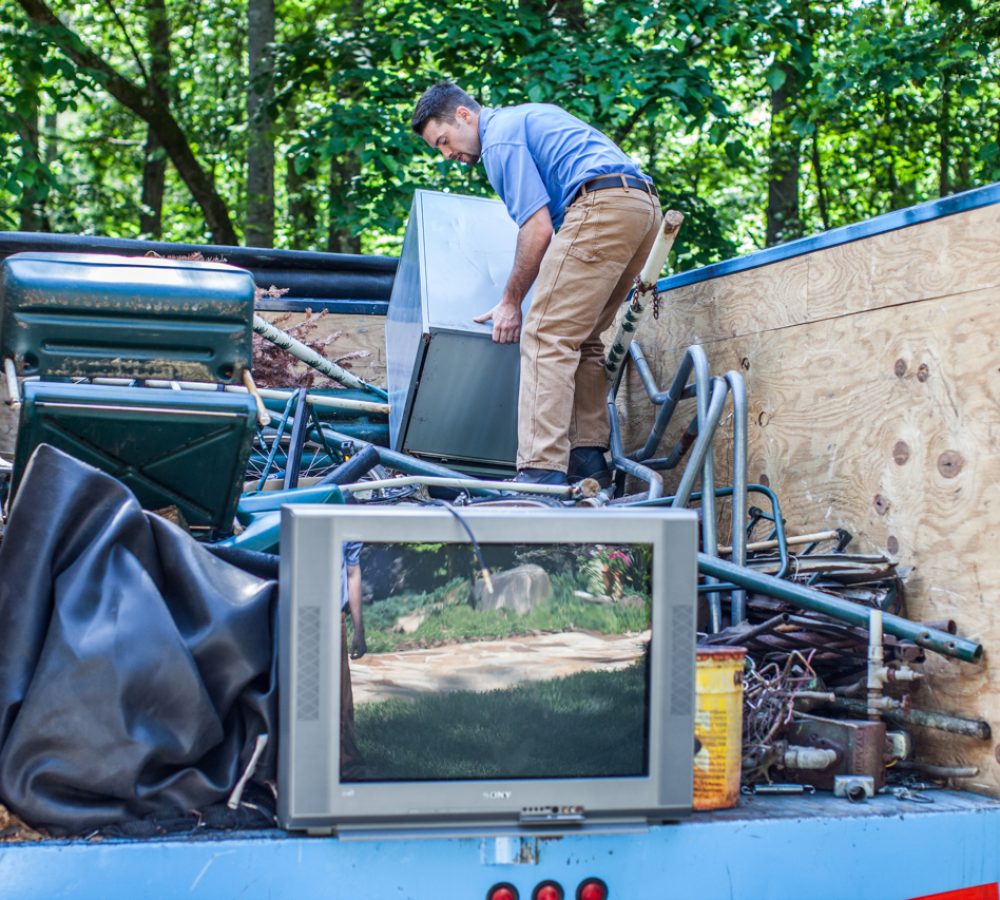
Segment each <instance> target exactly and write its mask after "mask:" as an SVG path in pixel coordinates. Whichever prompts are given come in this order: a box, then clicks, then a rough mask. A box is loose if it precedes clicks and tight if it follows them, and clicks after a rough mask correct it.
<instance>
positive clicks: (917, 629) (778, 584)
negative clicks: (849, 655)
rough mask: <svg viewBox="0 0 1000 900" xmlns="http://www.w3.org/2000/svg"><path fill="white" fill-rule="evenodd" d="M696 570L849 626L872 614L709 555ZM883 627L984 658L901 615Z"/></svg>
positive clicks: (973, 647)
mask: <svg viewBox="0 0 1000 900" xmlns="http://www.w3.org/2000/svg"><path fill="white" fill-rule="evenodd" d="M698 571H699V572H701V573H702V574H703V575H707V576H711V577H713V578H719V579H722V580H724V581H731V582H733V583H734V584H738V585H740V586H741V587H744V588H746V589H747V590H749V591H754V592H755V593H758V594H767V595H768V596H770V597H776V598H777V599H779V600H784V601H786V602H787V603H791V604H792V605H793V606H797V607H799V608H801V609H811V610H813V611H814V612H821V613H823V614H824V615H828V616H830V617H831V618H834V619H839V620H840V621H842V622H848V623H850V624H852V625H861V626H863V627H867V626H868V620H869V616H870V614H871V612H872V610H871V609H869V608H868V607H867V606H861V605H859V604H857V603H852V602H851V601H850V600H843V599H841V598H840V597H834V596H832V595H830V594H824V593H823V592H822V591H817V590H816V589H815V588H810V587H805V586H804V585H800V584H794V583H793V582H790V581H782V580H781V579H780V578H775V577H774V576H772V575H764V574H763V573H761V572H755V571H754V570H753V569H750V568H747V567H746V566H737V565H734V564H733V563H731V562H728V561H726V560H724V559H719V558H718V557H713V556H710V555H709V554H707V553H699V554H698ZM882 622H883V628H884V629H885V631H886V632H888V633H889V634H892V635H895V636H896V637H898V638H903V639H904V640H908V641H913V643H915V644H919V645H920V646H921V647H925V648H926V649H928V650H933V651H934V652H935V653H940V654H942V655H944V656H952V657H955V658H956V659H961V660H964V661H965V662H979V661H980V660H981V659H982V656H983V645H982V644H979V643H976V642H975V641H971V640H968V639H967V638H961V637H958V636H957V635H951V634H947V633H946V632H943V631H938V630H937V629H935V628H928V627H926V626H925V625H921V624H920V623H917V622H911V621H910V620H909V619H904V618H902V617H901V616H894V615H891V614H889V613H883V614H882Z"/></svg>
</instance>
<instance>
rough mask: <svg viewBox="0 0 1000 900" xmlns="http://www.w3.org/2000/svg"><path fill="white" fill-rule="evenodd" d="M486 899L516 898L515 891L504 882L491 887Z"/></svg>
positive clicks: (502, 899)
mask: <svg viewBox="0 0 1000 900" xmlns="http://www.w3.org/2000/svg"><path fill="white" fill-rule="evenodd" d="M487 900H517V891H515V890H514V889H513V888H511V887H508V886H507V885H505V884H501V885H497V887H495V888H491V890H490V892H489V894H487Z"/></svg>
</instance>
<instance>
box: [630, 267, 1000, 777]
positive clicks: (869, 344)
mask: <svg viewBox="0 0 1000 900" xmlns="http://www.w3.org/2000/svg"><path fill="white" fill-rule="evenodd" d="M665 337H666V336H665V335H664V334H663V333H662V332H655V333H650V334H645V335H643V336H641V337H640V338H639V340H640V341H642V342H643V343H644V345H645V346H644V349H645V350H646V354H647V357H648V358H649V359H650V361H651V362H652V363H653V365H654V369H655V370H657V372H658V379H659V380H660V382H661V383H662V384H666V383H667V382H668V380H669V377H670V373H672V372H673V371H674V370H675V368H676V365H677V364H678V362H679V360H680V357H681V352H680V351H678V350H676V349H674V348H671V347H669V346H665V344H667V343H668V342H667V340H666V339H665ZM704 347H705V350H706V352H707V354H708V356H709V359H710V362H711V369H712V372H713V373H714V374H720V373H722V372H724V371H726V370H727V369H738V370H741V371H743V372H744V374H745V376H746V378H747V385H748V390H749V395H750V425H749V428H750V434H749V439H750V463H749V466H750V469H749V475H750V478H751V480H754V481H761V480H766V481H769V482H770V484H771V486H772V487H774V488H775V490H776V491H777V492H778V495H779V497H780V499H781V501H782V504H783V510H784V514H785V517H786V519H787V520H788V523H789V527H790V529H791V530H792V531H796V532H800V533H803V532H809V531H815V530H820V529H824V528H835V527H843V528H846V529H847V530H848V531H850V532H851V533H852V534H853V535H855V541H854V544H853V545H852V547H853V548H857V549H859V550H870V549H881V550H884V551H887V552H889V553H890V554H891V555H893V556H895V557H896V558H898V559H899V561H900V563H901V564H902V565H906V566H913V567H914V572H913V574H912V576H911V577H910V579H909V580H908V585H907V586H908V603H909V609H910V615H911V617H914V618H917V619H921V620H933V619H944V618H951V619H954V620H955V621H956V622H957V623H958V625H959V629H960V632H961V633H963V634H966V635H968V636H970V637H973V638H976V639H978V640H981V641H982V642H983V643H984V644H985V647H986V662H985V664H984V665H983V666H981V667H977V666H972V665H968V664H964V663H954V662H950V661H944V660H937V659H935V660H933V661H932V662H931V663H930V664H929V666H928V669H929V670H930V671H931V672H932V673H933V677H932V678H931V679H930V681H929V686H928V687H927V688H925V689H924V697H923V698H922V703H923V705H925V706H926V707H928V708H932V709H940V710H944V711H950V712H958V713H964V714H967V715H976V716H981V717H983V718H985V719H987V720H988V721H990V722H991V724H992V725H993V728H994V730H995V732H996V733H997V734H998V735H1000V666H998V665H996V663H995V662H994V659H995V658H996V657H997V655H998V653H1000V645H998V643H997V641H998V638H1000V602H998V596H997V595H998V593H1000V553H998V552H997V550H996V547H997V543H998V541H1000V288H995V287H994V288H988V289H984V290H980V291H975V292H971V293H963V294H958V295H953V296H949V297H944V298H937V299H933V300H923V301H918V302H914V303H908V304H906V305H903V306H897V307H887V308H883V309H875V310H869V311H865V312H860V313H854V314H850V315H843V316H840V317H837V318H832V319H827V320H823V321H819V322H812V323H807V324H803V325H799V326H796V327H791V328H781V329H776V330H770V331H764V332H759V333H756V334H751V335H746V336H743V337H738V338H735V339H732V340H728V341H716V342H712V343H708V344H705V345H704ZM620 397H621V399H622V404H621V405H622V407H623V408H625V409H627V411H628V413H629V419H628V427H627V428H626V433H627V434H628V436H629V442H630V443H629V446H636V445H637V444H638V443H640V442H641V440H642V439H643V438H644V436H645V433H646V430H647V429H648V427H649V424H650V422H651V416H652V409H651V407H650V406H649V404H648V402H646V401H645V395H644V392H643V391H642V388H641V386H640V385H639V384H638V382H637V381H636V380H634V379H630V380H629V382H628V384H627V385H626V386H625V387H624V390H623V392H622V395H620ZM670 434H671V432H668V439H669V437H670ZM727 443H728V442H727V440H723V441H722V442H721V444H722V446H723V447H724V446H726V444H727ZM716 460H717V465H718V468H719V470H720V476H721V479H723V480H724V479H726V478H727V477H728V475H727V473H728V465H727V461H726V459H725V452H724V450H722V449H721V448H720V450H719V451H718V452H717V454H716ZM929 734H931V736H930V737H924V738H923V745H922V746H923V752H924V753H925V755H926V756H927V757H928V758H929V759H932V760H934V761H938V762H941V763H944V764H951V765H954V764H963V765H966V764H968V765H977V766H979V767H980V769H981V772H982V775H981V777H980V778H979V779H978V780H976V781H975V785H976V786H977V787H978V788H979V789H981V790H985V791H987V792H989V793H993V794H995V795H996V794H1000V763H998V760H997V758H996V756H995V755H994V744H993V743H989V744H983V743H981V742H977V741H973V740H970V739H959V738H952V737H948V738H947V739H941V738H940V737H936V736H934V735H935V734H936V733H929Z"/></svg>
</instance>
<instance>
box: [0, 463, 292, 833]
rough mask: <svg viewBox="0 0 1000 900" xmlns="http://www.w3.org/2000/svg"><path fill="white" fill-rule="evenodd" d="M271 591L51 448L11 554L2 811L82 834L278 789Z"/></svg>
mask: <svg viewBox="0 0 1000 900" xmlns="http://www.w3.org/2000/svg"><path fill="white" fill-rule="evenodd" d="M276 602H277V590H276V583H275V582H274V581H267V580H263V579H260V578H256V577H254V576H253V575H250V574H248V573H246V572H244V571H242V570H241V569H239V568H236V567H235V566H233V565H230V564H229V563H227V562H225V561H223V560H221V559H219V558H217V557H216V556H214V555H212V554H211V553H209V552H208V551H207V550H206V549H205V548H204V547H202V546H201V545H199V544H198V543H197V542H196V541H195V540H193V539H192V538H191V537H190V536H189V535H188V534H187V533H186V532H184V531H182V530H181V529H179V528H177V527H176V526H174V525H172V524H171V523H169V522H167V521H165V520H164V519H161V518H160V517H158V516H156V515H154V514H152V513H147V512H144V511H143V510H142V509H141V508H140V507H139V504H138V503H137V502H136V500H135V498H134V496H133V495H132V494H131V493H130V492H129V491H128V490H127V489H126V488H125V487H124V486H123V485H121V484H120V483H119V482H118V481H116V480H115V479H113V478H111V477H110V476H108V475H105V474H104V473H102V472H99V471H97V470H96V469H93V468H91V467H89V466H86V465H84V464H82V463H79V462H77V461H76V460H74V459H72V458H71V457H69V456H67V455H65V454H63V453H61V452H59V451H58V450H54V449H53V448H51V447H49V446H47V445H44V444H43V445H41V446H40V447H39V448H38V450H37V451H36V453H35V454H34V456H33V457H32V459H31V461H30V463H29V466H28V468H27V470H26V474H25V477H24V481H23V483H22V485H21V489H20V491H19V492H18V495H17V499H16V501H15V503H14V506H13V509H12V510H11V515H10V518H9V521H8V523H7V528H6V532H5V534H4V537H3V542H2V544H0V801H2V802H3V803H4V804H6V805H7V806H8V807H9V808H10V809H12V810H13V811H14V812H16V813H17V814H18V815H20V816H21V817H22V818H23V819H24V820H25V821H26V822H28V823H29V824H31V825H34V826H36V827H48V828H50V829H53V830H54V831H58V832H63V833H65V832H70V833H75V832H80V831H83V830H86V829H91V828H95V827H100V826H102V825H106V824H109V823H116V822H125V821H129V820H135V819H140V818H148V817H150V816H154V817H155V816H171V815H174V814H176V813H178V812H185V813H187V812H190V811H191V810H198V809H202V808H205V807H208V806H210V805H212V804H218V803H220V802H224V801H225V800H226V798H227V797H228V796H229V795H230V793H231V791H232V790H233V788H234V787H235V785H236V784H237V781H238V780H239V779H240V776H241V775H242V773H243V771H244V769H245V768H246V767H247V764H248V763H249V760H250V758H251V756H252V753H253V750H254V747H255V745H256V744H257V739H258V737H259V736H261V735H265V734H266V735H270V736H271V737H272V740H271V741H269V743H268V747H267V750H265V752H264V754H263V756H262V757H261V758H260V760H259V762H258V764H257V766H256V768H255V769H254V775H253V779H254V780H255V781H257V782H263V781H270V780H272V779H273V775H274V755H275V754H274V750H275V747H274V740H273V738H274V736H276V735H277V689H276V687H275V674H274V673H275V667H274V666H273V656H274V643H275V642H274V621H275V617H274V607H275V604H276Z"/></svg>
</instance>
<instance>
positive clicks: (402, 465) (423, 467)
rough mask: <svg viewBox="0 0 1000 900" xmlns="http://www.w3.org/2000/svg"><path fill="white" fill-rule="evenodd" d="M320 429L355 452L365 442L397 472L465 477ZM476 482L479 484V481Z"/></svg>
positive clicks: (494, 493) (487, 494) (479, 490)
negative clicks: (350, 446)
mask: <svg viewBox="0 0 1000 900" xmlns="http://www.w3.org/2000/svg"><path fill="white" fill-rule="evenodd" d="M322 431H323V433H324V434H325V435H326V436H327V437H328V438H330V439H331V440H334V441H337V442H339V443H341V444H351V445H353V446H354V448H355V453H357V452H359V450H360V447H361V446H364V445H366V444H367V445H370V446H372V447H374V448H375V451H376V452H377V453H378V458H379V462H380V463H382V465H383V466H389V468H391V469H395V470H396V471H397V472H404V473H406V474H407V475H430V476H438V477H440V478H456V479H463V478H465V477H466V476H465V475H464V474H463V473H462V472H458V471H456V470H455V469H449V468H448V467H447V466H442V465H439V464H438V463H432V462H427V461H426V460H423V459H417V457H415V456H409V455H408V454H406V453H399V452H397V451H396V450H390V449H389V448H388V447H382V446H379V445H377V444H373V443H370V442H368V441H365V440H362V439H358V438H354V437H350V436H348V435H346V434H344V433H343V432H340V431H336V430H335V429H333V428H331V427H330V426H329V425H327V424H326V423H325V422H324V423H323V425H322ZM476 483H477V484H479V482H476ZM511 487H512V485H511V484H510V483H507V484H506V489H507V490H508V491H509V490H510V489H511ZM470 493H473V494H481V495H483V496H485V497H497V496H499V492H497V491H493V490H486V489H484V488H476V489H470Z"/></svg>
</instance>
